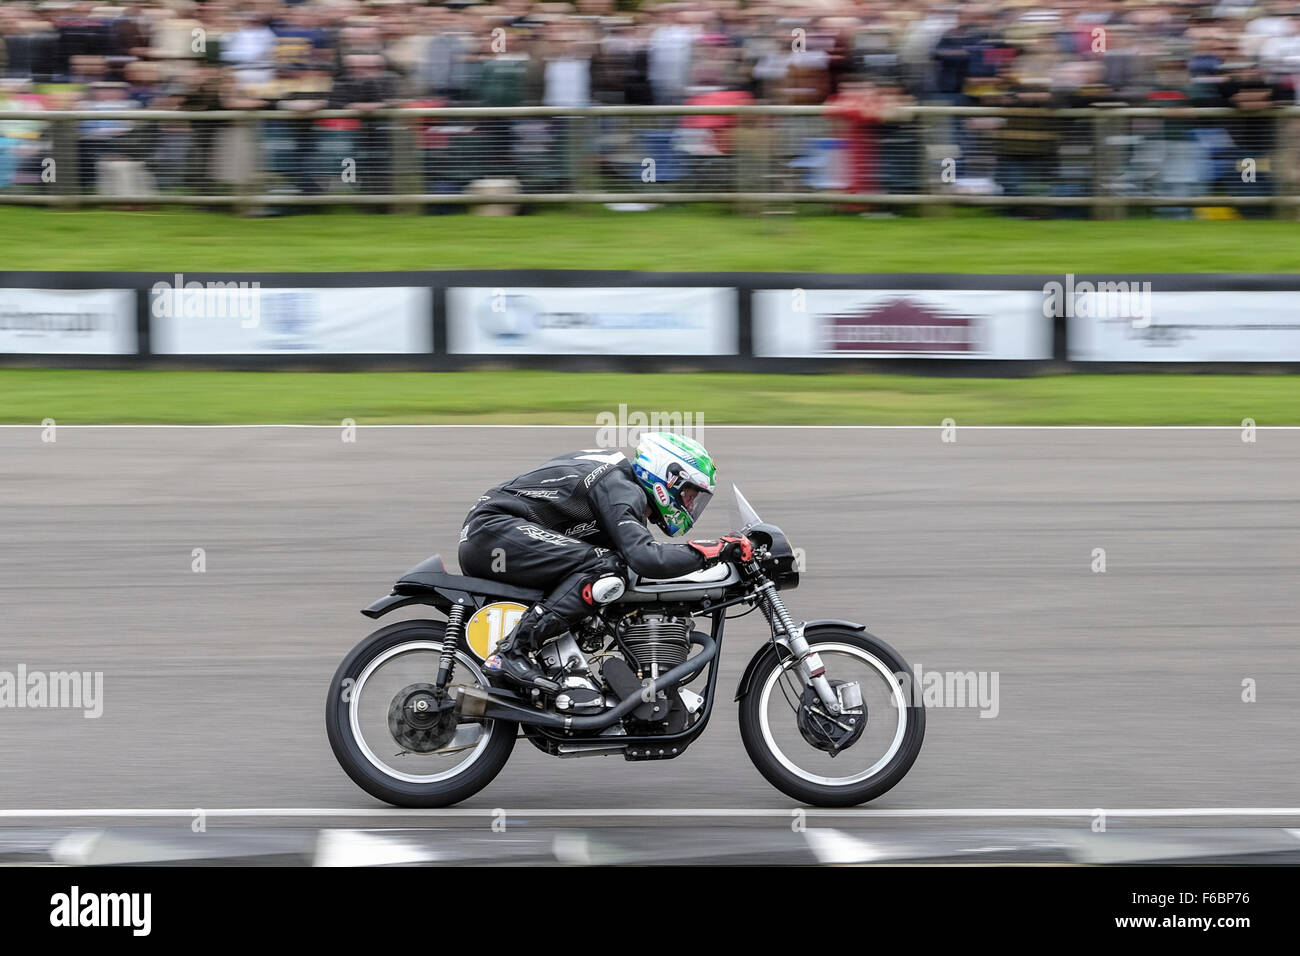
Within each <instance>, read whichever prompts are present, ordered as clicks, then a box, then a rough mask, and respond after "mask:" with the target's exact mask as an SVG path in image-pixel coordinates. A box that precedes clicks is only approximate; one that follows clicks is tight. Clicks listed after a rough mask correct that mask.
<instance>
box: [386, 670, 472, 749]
mask: <svg viewBox="0 0 1300 956" xmlns="http://www.w3.org/2000/svg"><path fill="white" fill-rule="evenodd" d="M438 698H439V694H438V688H437V687H436V686H434V685H433V684H411V685H410V686H408V687H404V688H402V689H401V690H400V691H398V692H397V694H396V696H394V697H393V700H392V703H390V704H389V705H388V732H389V733H390V734H392V735H393V740H395V741H397V745H398V746H399V747H401V748H402V749H403V750H404V751H409V752H411V753H417V754H427V753H433V752H434V751H435V750H440V749H442V748H443V747H445V746H447V744H448V743H450V742H451V738H452V737H453V736H455V734H456V724H457V720H458V719H457V717H456V712H455V711H454V710H451V709H446V710H443V709H439V708H438Z"/></svg>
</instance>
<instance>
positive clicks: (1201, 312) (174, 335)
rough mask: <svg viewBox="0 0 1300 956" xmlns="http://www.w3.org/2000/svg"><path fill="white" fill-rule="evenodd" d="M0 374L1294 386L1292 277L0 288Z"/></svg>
mask: <svg viewBox="0 0 1300 956" xmlns="http://www.w3.org/2000/svg"><path fill="white" fill-rule="evenodd" d="M0 362H3V363H4V364H8V365H49V366H74V367H131V366H141V365H148V366H164V367H165V366H172V367H177V366H183V367H198V366H208V367H223V368H310V367H318V368H408V369H409V368H414V369H433V370H456V369H465V368H475V367H484V366H503V365H504V366H518V367H539V368H556V367H563V368H626V369H634V370H651V369H660V370H664V369H666V370H688V369H731V370H749V371H872V370H884V371H922V372H929V373H934V374H944V373H954V374H967V375H968V374H993V375H1014V374H1028V373H1033V372H1035V371H1041V370H1044V369H1053V368H1061V369H1064V368H1078V369H1080V370H1102V371H1111V370H1114V371H1121V370H1124V371H1131V370H1143V371H1145V370H1152V369H1167V368H1178V369H1180V370H1187V369H1188V368H1196V367H1201V366H1204V367H1206V368H1210V369H1214V370H1218V371H1223V370H1233V369H1235V368H1237V367H1240V368H1241V369H1242V370H1252V371H1257V370H1273V369H1277V370H1287V371H1293V370H1295V369H1297V368H1300V275H1214V274H1200V275H1194V274H1151V275H1127V276H1126V275H956V274H901V273H900V274H861V275H832V274H817V273H725V272H724V273H655V272H595V271H567V270H566V271H545V270H506V271H496V270H493V271H456V272H385V273H328V274H320V273H185V274H183V275H177V274H170V273H169V274H163V273H113V272H77V273H70V272H8V273H0Z"/></svg>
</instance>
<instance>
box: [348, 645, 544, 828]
mask: <svg viewBox="0 0 1300 956" xmlns="http://www.w3.org/2000/svg"><path fill="white" fill-rule="evenodd" d="M444 630H445V625H444V624H443V623H442V622H440V621H401V622H399V623H396V624H391V625H389V626H388V627H384V628H381V629H380V630H378V631H375V632H374V633H373V634H371V635H370V636H369V637H367V638H366V639H365V640H363V641H362V642H361V643H360V644H358V645H357V646H356V647H355V648H353V650H352V653H350V654H349V655H348V656H347V657H346V658H344V660H343V663H342V664H340V665H339V667H338V670H337V671H335V673H334V679H333V680H332V681H330V688H329V695H328V697H327V698H326V700H325V730H326V734H327V735H328V736H329V742H330V747H331V748H332V749H333V751H334V756H335V757H336V758H337V759H338V762H339V765H340V766H341V767H342V768H343V770H344V771H345V772H346V773H347V775H348V776H349V777H351V778H352V780H353V782H355V783H356V784H357V785H358V786H359V787H361V789H363V790H365V791H366V792H367V793H369V794H370V795H372V796H375V797H378V798H379V799H380V800H383V801H385V802H386V803H390V804H392V805H394V806H398V807H446V806H451V805H452V804H454V803H459V802H460V801H462V800H464V799H466V798H467V797H470V796H473V795H474V794H475V793H478V791H480V790H482V789H483V788H484V787H486V786H487V785H488V784H489V783H491V782H492V780H493V778H494V777H496V775H497V774H498V773H500V772H501V769H502V768H503V767H504V766H505V764H506V761H507V760H508V759H509V758H510V752H511V751H512V750H513V749H514V746H515V737H516V736H517V734H518V731H519V726H518V724H515V723H512V722H510V721H504V720H490V719H482V718H474V719H471V718H460V719H456V718H451V719H450V721H449V723H448V724H447V725H445V726H442V727H436V726H435V727H432V728H430V726H429V725H428V723H427V722H423V723H422V722H421V721H420V718H419V715H417V714H415V711H416V708H417V705H418V704H420V703H421V701H422V700H423V702H424V703H425V708H424V709H426V710H427V704H428V700H429V696H428V694H429V690H430V689H432V687H433V683H432V682H433V680H434V678H435V676H436V675H437V673H438V662H439V659H440V657H441V654H442V639H443V633H444ZM454 682H455V683H457V684H477V685H478V686H479V687H482V688H484V689H486V688H487V687H488V681H487V678H485V677H484V676H483V672H482V671H481V670H480V669H479V667H478V662H477V661H476V660H475V659H474V658H473V657H471V656H470V655H469V654H467V653H465V651H464V650H459V651H457V652H456V671H455V677H454ZM408 715H409V716H408ZM395 731H396V733H397V736H395V735H394V733H395Z"/></svg>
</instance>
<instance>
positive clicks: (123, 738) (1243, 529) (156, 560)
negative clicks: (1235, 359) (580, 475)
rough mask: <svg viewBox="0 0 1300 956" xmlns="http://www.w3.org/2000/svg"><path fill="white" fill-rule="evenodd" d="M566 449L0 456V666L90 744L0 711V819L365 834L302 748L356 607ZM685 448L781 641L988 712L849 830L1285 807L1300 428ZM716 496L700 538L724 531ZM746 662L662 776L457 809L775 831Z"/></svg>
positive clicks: (501, 784)
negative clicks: (968, 816)
mask: <svg viewBox="0 0 1300 956" xmlns="http://www.w3.org/2000/svg"><path fill="white" fill-rule="evenodd" d="M594 431H595V430H594V428H592V429H580V428H553V427H519V428H515V427H496V428H488V427H457V428H362V429H360V430H359V432H358V434H357V439H356V441H355V443H347V442H344V441H342V440H341V433H340V430H339V429H331V428H280V427H263V428H229V429H225V428H130V427H123V428H70V427H60V428H59V430H58V432H57V441H55V442H53V443H49V442H43V441H42V440H41V437H42V432H41V430H40V429H39V428H4V429H0V606H2V607H3V610H2V612H0V621H2V626H3V647H4V654H3V660H0V670H9V671H16V670H17V668H18V667H19V665H25V667H26V668H27V669H28V671H35V670H46V671H55V670H79V671H92V672H93V671H102V672H103V675H104V693H103V715H102V716H101V717H99V718H98V719H86V718H84V717H83V716H82V714H81V712H79V711H75V710H57V709H45V710H35V709H11V708H5V709H0V761H2V763H3V766H4V767H5V768H6V773H5V781H4V786H3V788H2V789H0V810H3V809H15V808H26V809H53V808H78V807H81V808H84V807H94V808H140V807H174V808H199V807H202V808H222V807H245V808H278V807H310V808H360V809H366V808H377V807H378V806H379V805H378V804H377V802H376V801H374V800H373V799H371V798H370V797H369V796H368V795H366V794H365V793H363V792H362V791H361V790H359V789H357V788H356V787H355V786H354V785H353V784H352V783H351V781H349V780H348V779H347V778H346V777H345V776H344V774H343V773H342V771H341V770H340V769H339V768H338V766H337V765H336V764H335V762H334V759H333V756H332V754H331V753H330V750H329V746H328V744H327V742H326V739H325V733H324V728H323V721H322V710H323V699H324V694H325V690H326V686H327V683H328V681H329V678H330V676H331V674H332V672H333V670H334V668H335V666H336V665H337V663H338V661H339V660H340V659H341V657H342V656H343V655H344V654H345V653H346V651H347V650H348V649H349V647H351V645H353V644H354V643H355V642H356V641H357V640H358V639H360V638H361V637H362V636H364V635H365V634H366V633H368V632H369V631H370V630H372V629H373V628H374V626H375V625H374V624H373V623H372V622H370V621H368V620H366V619H365V618H363V617H362V616H361V615H360V614H358V613H357V611H358V609H359V608H361V607H362V606H364V605H365V604H367V603H369V602H370V601H371V600H372V599H374V598H376V597H378V596H380V595H382V594H384V593H387V591H388V589H389V587H390V585H391V583H392V581H393V580H394V579H395V577H396V576H397V575H398V574H399V573H400V572H401V571H403V570H404V569H406V568H407V567H409V566H410V565H412V564H414V563H415V562H417V561H418V560H420V559H422V558H424V557H425V556H427V555H428V554H430V553H432V552H434V551H441V552H442V553H443V554H444V555H445V556H447V557H449V558H452V559H453V560H454V554H455V548H456V539H457V533H458V531H459V528H460V526H461V519H462V517H463V516H464V514H465V512H466V511H467V510H468V507H469V505H470V504H471V503H472V502H473V500H474V499H475V497H476V496H477V495H478V494H480V493H481V492H482V491H483V490H484V489H486V488H487V487H489V486H490V485H492V484H494V483H495V482H496V481H498V480H499V479H501V478H503V477H506V476H508V475H512V474H514V473H516V472H518V471H521V470H523V469H525V468H526V467H528V466H529V465H531V464H534V463H536V462H538V461H540V460H543V459H544V458H546V457H548V456H549V455H550V454H552V453H554V452H558V451H564V450H568V449H571V448H579V447H590V446H591V445H592V444H593V442H594V438H595V435H594ZM702 437H703V439H704V440H705V442H706V443H707V444H708V445H709V447H710V449H711V450H712V451H713V453H714V455H715V456H716V458H717V459H718V461H719V463H720V467H721V469H722V475H723V479H724V481H725V482H726V483H728V484H729V483H730V482H731V481H733V480H734V481H735V482H737V483H738V484H739V485H740V486H741V488H742V489H743V490H744V492H745V494H746V496H747V497H748V498H749V499H750V500H751V501H752V502H753V504H754V505H755V507H756V508H757V509H758V510H759V512H760V513H762V514H763V516H764V518H765V519H767V520H769V521H772V522H774V523H777V524H780V525H781V526H782V527H783V528H784V529H785V530H786V531H787V533H788V534H789V535H790V537H791V539H792V541H793V543H794V544H795V545H797V546H799V547H802V548H803V549H805V551H806V572H805V578H804V583H803V586H801V587H800V588H799V589H798V590H797V591H794V592H789V593H788V594H787V601H788V602H789V604H790V606H791V609H792V611H793V612H794V614H795V615H796V617H807V618H813V617H844V618H852V619H856V620H860V621H863V622H864V623H866V624H867V625H868V628H869V630H871V631H872V632H873V633H875V634H877V635H879V636H881V637H883V638H884V639H886V640H887V641H889V642H891V643H892V644H894V646H896V647H897V648H899V649H900V650H901V651H902V652H903V653H904V654H905V655H906V656H907V658H908V659H909V660H910V661H911V662H912V663H913V665H914V666H916V665H917V664H919V665H920V666H921V668H922V669H923V671H963V672H964V671H977V672H989V673H990V674H991V673H992V672H996V674H997V677H998V685H997V686H998V699H997V702H996V716H995V717H981V709H980V708H979V707H965V708H951V707H950V708H935V709H932V710H931V711H930V712H929V714H928V719H929V725H928V731H927V735H926V743H925V747H924V750H923V751H922V753H921V756H920V759H919V760H918V762H917V764H916V766H915V767H914V768H913V770H912V772H911V774H910V775H909V776H908V777H907V779H906V780H905V781H904V782H903V783H902V784H901V785H900V786H898V787H897V788H896V789H895V790H893V791H892V792H891V793H889V794H887V795H886V796H885V797H883V798H882V799H880V800H878V801H877V802H876V803H874V804H872V809H887V810H902V809H910V810H917V809H935V810H939V809H944V808H1044V807H1046V808H1051V807H1073V808H1093V807H1096V808H1107V807H1116V808H1118V807H1128V808H1134V807H1138V808H1205V807H1224V808H1258V807H1296V806H1297V805H1300V761H1297V760H1296V759H1295V753H1294V743H1295V732H1296V728H1297V726H1300V694H1298V693H1297V688H1298V687H1300V653H1298V652H1297V646H1298V645H1300V617H1298V616H1297V614H1296V609H1297V596H1298V595H1300V430H1262V431H1260V432H1259V433H1258V436H1257V440H1256V441H1255V442H1253V443H1248V442H1243V441H1242V440H1241V435H1240V432H1239V431H1238V430H1236V429H1219V430H1204V429H1202V430H1191V429H1187V430H1184V429H1166V430H1154V429H1151V430H1124V429H1114V430H1102V429H1096V430H1088V429H1065V430H1049V429H959V430H958V432H957V440H956V441H955V442H952V443H945V442H943V441H941V432H940V431H939V430H938V429H830V428H826V429H818V428H786V429H767V428H726V427H722V426H715V427H712V428H708V427H706V429H705V433H704V435H703V436H702ZM730 499H731V496H730V494H729V493H726V494H721V495H719V498H718V500H716V501H715V502H714V503H713V505H712V508H711V511H710V513H709V514H708V515H707V517H706V522H705V525H704V528H703V529H702V530H703V531H704V532H708V533H718V532H722V531H725V530H727V529H728V527H729V526H730V525H731V514H730V513H729V509H730V506H731V500H730ZM196 548H202V549H204V552H205V556H206V571H205V572H204V573H194V571H192V569H191V565H192V562H193V560H194V558H193V557H192V553H193V550H194V549H196ZM1097 548H1104V549H1105V560H1106V570H1105V572H1104V573H1095V572H1094V570H1093V565H1094V561H1095V559H1094V549H1097ZM396 616H408V617H417V616H419V612H418V610H414V609H412V610H407V611H402V612H398V615H396ZM396 616H395V617H396ZM763 638H764V633H763V627H762V624H761V621H760V619H759V616H758V615H753V616H751V617H749V618H746V619H745V620H744V621H740V622H736V623H735V624H734V625H733V626H732V628H731V629H730V630H729V632H728V640H727V641H726V642H724V645H723V649H722V662H723V665H722V666H723V673H722V681H721V688H722V693H720V696H721V697H723V699H722V700H721V701H720V703H719V706H718V709H717V711H716V712H715V714H714V716H713V718H712V722H711V725H710V727H709V729H708V731H707V732H706V734H705V735H704V737H703V738H702V739H701V740H700V741H698V742H697V743H696V744H695V745H694V746H693V747H692V748H691V749H690V750H689V751H688V752H687V753H686V754H685V755H684V756H683V757H681V758H679V759H677V760H674V761H669V762H652V763H626V762H624V761H623V760H621V759H619V758H609V757H598V758H590V759H580V760H557V759H554V758H549V757H546V756H544V755H542V754H541V753H539V752H537V751H536V750H534V749H533V748H532V747H530V746H528V745H527V744H526V743H523V742H521V743H520V745H519V746H518V747H517V748H516V749H515V752H514V757H513V758H512V760H511V763H510V764H509V765H508V766H507V768H506V770H505V772H504V773H503V774H502V775H501V776H500V777H499V778H498V779H497V781H496V782H495V783H494V784H493V785H492V786H491V787H489V788H488V789H487V790H485V791H483V792H482V793H480V794H479V795H478V796H477V797H475V798H474V799H472V800H471V801H469V802H467V803H466V804H464V805H463V806H464V807H466V808H469V809H471V810H473V809H477V810H481V811H489V812H490V810H491V809H492V808H498V807H501V808H511V807H529V808H554V809H557V810H592V811H596V812H595V814H593V816H598V815H599V812H600V811H601V810H603V809H611V808H613V809H617V808H645V809H652V810H659V809H665V808H718V809H726V808H746V809H750V810H771V811H781V810H782V809H788V808H789V807H790V805H791V804H790V801H789V800H788V799H786V798H785V797H784V796H783V795H781V794H780V793H778V792H777V791H775V790H773V789H772V788H771V787H769V786H768V784H767V783H766V782H765V781H764V780H763V779H762V778H761V777H760V776H759V775H758V773H757V772H756V771H755V770H754V769H753V768H752V767H751V766H750V764H749V762H748V759H747V758H746V756H745V753H744V751H743V749H742V747H741V744H740V739H739V733H738V730H737V727H736V716H735V707H734V704H733V703H732V702H731V696H732V691H733V690H734V687H735V684H736V680H737V678H738V676H739V674H740V672H741V669H742V668H743V667H744V665H745V662H746V661H747V660H748V658H749V657H750V655H751V654H752V652H753V651H754V650H755V649H756V648H757V647H758V645H759V643H760V642H761V641H762V640H763ZM1243 682H1253V686H1254V693H1255V698H1256V699H1255V700H1254V701H1253V702H1243V699H1242V697H1243ZM623 822H624V823H625V824H627V825H631V824H632V822H633V821H631V820H625V821H623ZM968 822H969V821H968ZM1058 822H1059V821H1058ZM1226 822H1229V823H1234V822H1235V823H1236V824H1240V825H1256V826H1260V825H1264V826H1283V825H1287V826H1296V825H1297V824H1298V823H1300V817H1297V818H1291V819H1275V820H1268V821H1263V822H1261V821H1259V820H1252V819H1250V818H1248V817H1243V818H1242V819H1239V820H1227V821H1226ZM1148 823H1149V821H1148ZM6 825H8V824H6ZM401 825H403V826H412V825H419V821H418V820H417V821H413V820H411V819H404V820H402V821H401ZM1079 825H1080V826H1083V825H1084V824H1082V823H1080V824H1079Z"/></svg>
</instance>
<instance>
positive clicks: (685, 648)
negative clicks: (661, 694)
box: [619, 612, 694, 677]
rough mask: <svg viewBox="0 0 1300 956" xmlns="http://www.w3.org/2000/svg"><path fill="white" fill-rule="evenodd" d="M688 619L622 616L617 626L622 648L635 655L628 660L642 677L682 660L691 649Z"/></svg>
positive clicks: (651, 674) (654, 615)
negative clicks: (633, 659)
mask: <svg viewBox="0 0 1300 956" xmlns="http://www.w3.org/2000/svg"><path fill="white" fill-rule="evenodd" d="M693 630H694V628H693V626H692V623H691V619H690V618H687V617H669V616H667V615H665V614H656V613H644V612H643V613H640V614H637V615H634V616H633V617H629V618H625V619H624V622H623V624H622V625H621V626H620V628H619V638H620V639H621V641H622V643H623V647H624V648H625V649H626V650H627V652H628V653H629V654H631V655H632V656H633V657H635V658H636V660H635V661H629V662H628V663H630V664H633V665H634V666H635V667H636V668H637V670H638V672H639V673H640V676H641V677H656V676H658V675H659V674H663V673H665V672H666V671H670V670H672V669H673V668H674V667H676V666H678V665H679V664H681V663H683V662H685V660H686V658H687V656H688V655H689V654H690V651H691V633H692V631H693Z"/></svg>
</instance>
